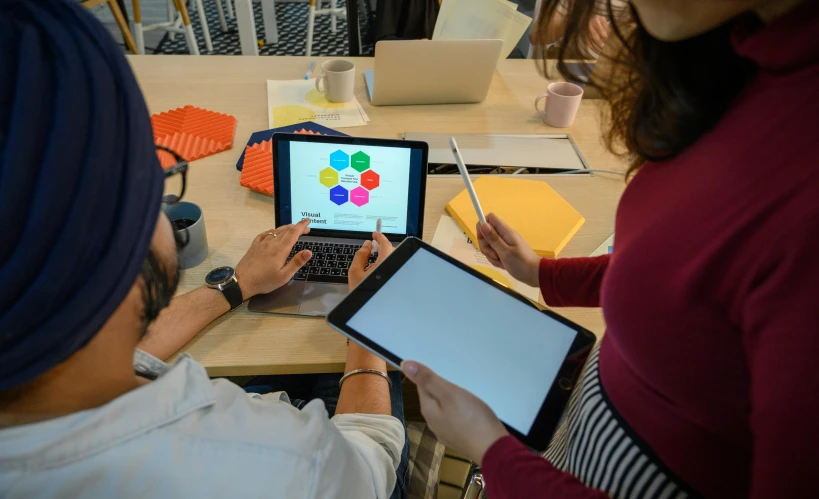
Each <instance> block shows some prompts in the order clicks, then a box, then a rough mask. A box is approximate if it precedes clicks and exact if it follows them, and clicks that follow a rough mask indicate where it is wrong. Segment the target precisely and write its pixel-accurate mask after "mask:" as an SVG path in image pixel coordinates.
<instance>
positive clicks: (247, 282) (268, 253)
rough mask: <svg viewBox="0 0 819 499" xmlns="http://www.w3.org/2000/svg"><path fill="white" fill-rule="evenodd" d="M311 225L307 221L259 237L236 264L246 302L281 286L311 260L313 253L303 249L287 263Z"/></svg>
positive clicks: (285, 226)
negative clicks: (300, 238) (297, 242)
mask: <svg viewBox="0 0 819 499" xmlns="http://www.w3.org/2000/svg"><path fill="white" fill-rule="evenodd" d="M309 225H310V219H309V218H305V219H304V220H302V221H301V222H299V223H297V224H295V225H292V224H291V225H283V226H281V227H279V228H277V229H271V230H268V231H265V232H262V233H261V234H259V235H258V236H256V238H255V239H254V240H253V243H251V245H250V249H248V250H247V253H245V256H243V257H242V259H241V260H240V261H239V264H238V265H236V277H237V278H238V279H239V287H240V288H241V290H242V298H244V299H245V300H247V299H248V298H250V297H251V296H255V295H260V294H264V293H270V292H271V291H273V290H274V289H278V288H280V287H282V286H283V285H284V284H285V283H287V281H289V280H290V279H292V278H293V275H294V274H295V273H296V272H297V271H298V270H299V269H300V268H302V266H304V264H306V263H307V262H308V261H309V260H310V258H312V256H313V254H312V253H311V252H310V250H304V251H301V252H299V253H298V254H296V255H295V256H294V257H293V258H292V259H291V260H290V261H289V262H287V257H288V256H289V255H290V252H291V251H292V250H293V246H294V245H295V244H296V241H298V240H299V236H302V235H304V234H309V233H310V227H309ZM270 234H275V236H273V235H270Z"/></svg>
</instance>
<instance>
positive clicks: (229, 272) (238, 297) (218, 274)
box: [205, 267, 244, 310]
mask: <svg viewBox="0 0 819 499" xmlns="http://www.w3.org/2000/svg"><path fill="white" fill-rule="evenodd" d="M205 284H207V285H208V287H209V288H212V289H218V290H219V291H221V292H222V294H223V295H225V298H226V299H227V301H228V303H230V309H231V310H233V309H235V308H236V307H238V306H239V305H241V304H242V301H244V300H242V290H241V289H240V288H239V279H237V278H236V271H235V270H233V267H219V268H215V269H213V270H211V271H210V272H208V275H207V276H205Z"/></svg>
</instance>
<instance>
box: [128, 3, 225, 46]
mask: <svg viewBox="0 0 819 499" xmlns="http://www.w3.org/2000/svg"><path fill="white" fill-rule="evenodd" d="M171 1H172V2H173V6H171ZM198 1H199V4H200V7H201V3H202V0H198ZM132 5H133V9H134V33H135V35H136V44H137V50H138V53H139V54H144V53H145V36H144V32H145V31H150V30H154V29H164V30H165V31H167V32H169V33H181V34H183V35H185V39H186V40H187V42H188V50H189V51H190V53H191V55H199V45H197V43H196V36H194V34H193V27H192V26H191V19H190V16H189V15H188V8H187V7H186V6H185V1H184V0H169V1H168V21H167V22H164V23H156V24H149V25H146V26H143V25H142V9H141V6H140V3H139V0H133V3H132ZM174 10H175V11H176V12H175V13H174V12H173V11H174ZM219 10H220V11H221V4H220V7H219ZM200 17H201V18H202V21H203V22H202V30H203V31H204V32H205V33H207V32H208V31H207V29H208V28H207V22H206V21H205V18H204V15H202V14H200ZM182 25H184V28H183V27H182ZM205 41H206V45H208V44H209V42H210V34H208V36H207V38H206V39H205ZM208 50H211V51H212V50H213V45H211V46H210V47H209V48H208Z"/></svg>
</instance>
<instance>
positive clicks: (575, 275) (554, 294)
mask: <svg viewBox="0 0 819 499" xmlns="http://www.w3.org/2000/svg"><path fill="white" fill-rule="evenodd" d="M486 222H487V223H485V224H483V225H481V224H480V223H479V224H478V226H477V227H476V232H477V234H478V247H479V248H480V250H481V253H483V254H484V256H485V257H486V258H487V259H488V260H489V261H490V262H491V263H492V265H494V266H496V267H499V268H502V269H505V270H506V271H507V272H509V274H511V275H512V277H514V278H515V279H517V280H519V281H521V282H523V283H525V284H528V285H530V286H535V287H540V291H541V293H543V301H545V302H546V304H547V305H549V306H552V307H598V306H600V286H601V285H602V283H603V276H604V275H605V273H606V268H607V267H608V262H609V256H608V255H603V256H599V257H582V258H559V259H554V260H552V259H546V258H541V257H539V256H538V255H537V253H535V252H534V250H533V249H532V248H531V247H530V246H529V245H528V244H527V243H526V241H525V240H524V239H523V237H521V235H520V234H518V233H517V232H516V231H515V230H514V229H512V228H511V227H509V226H508V225H507V224H506V222H504V221H503V220H501V219H500V217H498V216H497V215H495V214H494V213H490V214H489V215H487V216H486Z"/></svg>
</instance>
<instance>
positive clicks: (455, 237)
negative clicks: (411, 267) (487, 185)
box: [432, 215, 543, 303]
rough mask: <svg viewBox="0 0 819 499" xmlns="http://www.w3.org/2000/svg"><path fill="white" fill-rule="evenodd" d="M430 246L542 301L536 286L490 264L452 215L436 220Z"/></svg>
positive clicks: (526, 295) (532, 298)
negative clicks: (525, 282)
mask: <svg viewBox="0 0 819 499" xmlns="http://www.w3.org/2000/svg"><path fill="white" fill-rule="evenodd" d="M432 246H433V247H435V248H437V249H439V250H441V251H443V252H444V253H446V254H447V255H449V256H451V257H452V258H455V259H456V260H458V261H460V262H461V263H464V264H466V265H469V266H470V267H472V268H473V269H475V270H477V271H478V272H480V273H482V274H483V275H485V276H487V277H490V278H492V279H494V280H495V281H496V282H498V283H500V284H503V285H504V286H506V287H507V288H510V289H512V290H514V291H516V292H518V293H520V294H522V295H523V296H525V297H526V298H529V299H530V300H532V301H534V302H540V303H543V301H542V300H540V299H539V298H540V290H539V289H538V288H533V287H532V286H529V285H527V284H524V283H522V282H520V281H518V280H516V279H515V278H514V277H512V276H511V275H509V272H507V271H505V270H503V269H499V268H497V267H495V266H494V265H492V263H491V262H490V261H489V260H487V259H486V257H485V256H483V253H481V252H480V250H478V249H477V248H475V246H474V245H473V244H472V241H471V240H470V239H469V237H467V235H466V234H465V233H464V231H462V230H461V228H460V227H459V226H458V223H457V222H455V219H453V218H452V217H450V216H447V215H444V216H442V217H441V221H440V222H438V227H437V228H436V229H435V236H433V238H432Z"/></svg>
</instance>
